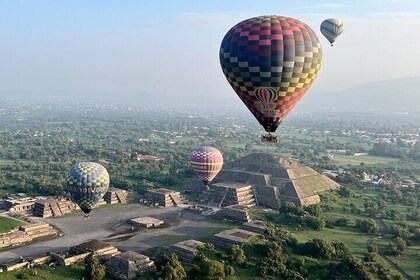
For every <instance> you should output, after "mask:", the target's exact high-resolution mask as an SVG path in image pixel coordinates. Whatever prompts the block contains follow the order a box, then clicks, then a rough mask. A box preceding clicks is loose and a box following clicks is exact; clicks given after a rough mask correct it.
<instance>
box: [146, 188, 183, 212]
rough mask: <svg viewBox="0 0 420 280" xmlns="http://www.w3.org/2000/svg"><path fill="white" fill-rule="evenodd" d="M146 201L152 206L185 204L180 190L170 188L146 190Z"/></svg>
mask: <svg viewBox="0 0 420 280" xmlns="http://www.w3.org/2000/svg"><path fill="white" fill-rule="evenodd" d="M146 202H147V203H148V204H151V205H154V206H163V207H174V206H178V205H182V204H185V203H186V202H187V200H186V199H185V197H183V196H181V193H180V192H177V191H174V190H170V189H164V188H161V189H155V190H148V191H147V192H146Z"/></svg>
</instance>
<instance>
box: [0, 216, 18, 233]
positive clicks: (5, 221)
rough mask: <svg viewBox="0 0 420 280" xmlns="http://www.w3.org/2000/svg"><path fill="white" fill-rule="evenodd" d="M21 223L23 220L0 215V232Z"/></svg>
mask: <svg viewBox="0 0 420 280" xmlns="http://www.w3.org/2000/svg"><path fill="white" fill-rule="evenodd" d="M21 225H23V222H21V221H19V220H16V219H13V218H8V217H3V216H0V233H4V232H8V231H10V230H11V229H13V228H15V227H18V226H21Z"/></svg>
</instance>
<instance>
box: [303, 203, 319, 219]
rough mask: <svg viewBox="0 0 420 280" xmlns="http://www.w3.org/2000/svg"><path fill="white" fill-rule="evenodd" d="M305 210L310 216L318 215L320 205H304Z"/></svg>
mask: <svg viewBox="0 0 420 280" xmlns="http://www.w3.org/2000/svg"><path fill="white" fill-rule="evenodd" d="M305 211H306V212H308V213H309V214H311V215H312V216H315V217H319V216H320V215H321V212H322V210H321V206H319V204H312V205H308V206H306V207H305Z"/></svg>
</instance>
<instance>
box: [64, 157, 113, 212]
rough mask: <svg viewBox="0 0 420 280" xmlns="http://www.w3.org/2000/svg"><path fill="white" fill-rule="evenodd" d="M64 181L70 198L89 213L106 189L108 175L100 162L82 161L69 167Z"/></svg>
mask: <svg viewBox="0 0 420 280" xmlns="http://www.w3.org/2000/svg"><path fill="white" fill-rule="evenodd" d="M66 183H67V184H66V188H67V191H69V192H70V194H71V198H72V200H73V201H74V202H75V203H77V204H78V205H79V207H80V209H81V210H82V211H83V212H85V213H89V212H90V211H91V210H92V208H93V207H94V206H95V205H96V204H97V203H98V202H99V200H100V199H101V198H102V197H103V196H104V195H105V193H106V191H107V190H108V186H109V175H108V172H107V171H106V169H105V168H104V167H103V166H102V165H100V164H97V163H94V162H82V163H78V164H75V165H73V166H72V167H71V168H70V171H69V173H68V174H67V178H66Z"/></svg>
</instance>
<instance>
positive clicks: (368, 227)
mask: <svg viewBox="0 0 420 280" xmlns="http://www.w3.org/2000/svg"><path fill="white" fill-rule="evenodd" d="M356 228H358V229H360V230H361V231H363V232H367V233H371V234H377V233H378V232H379V226H378V224H377V223H376V221H375V220H373V219H369V220H361V219H357V220H356Z"/></svg>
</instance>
